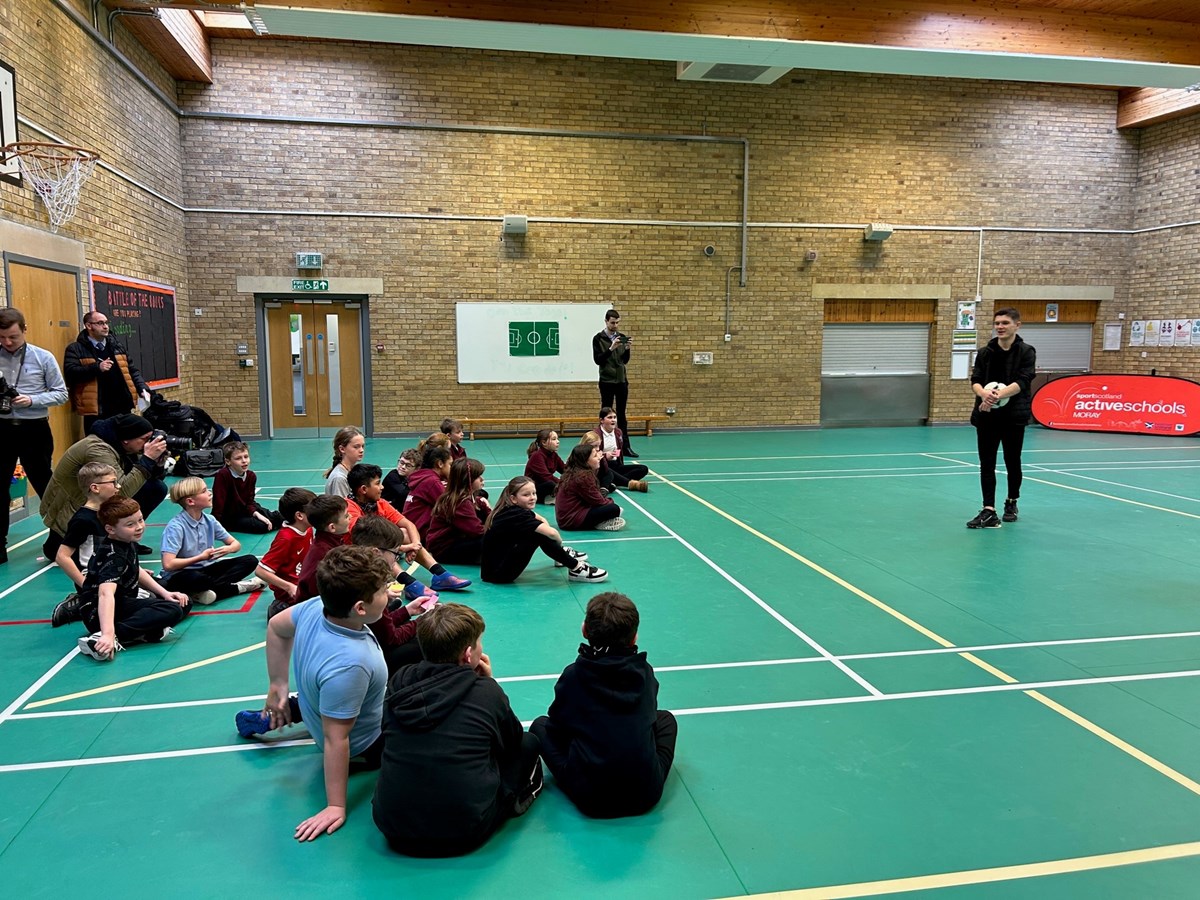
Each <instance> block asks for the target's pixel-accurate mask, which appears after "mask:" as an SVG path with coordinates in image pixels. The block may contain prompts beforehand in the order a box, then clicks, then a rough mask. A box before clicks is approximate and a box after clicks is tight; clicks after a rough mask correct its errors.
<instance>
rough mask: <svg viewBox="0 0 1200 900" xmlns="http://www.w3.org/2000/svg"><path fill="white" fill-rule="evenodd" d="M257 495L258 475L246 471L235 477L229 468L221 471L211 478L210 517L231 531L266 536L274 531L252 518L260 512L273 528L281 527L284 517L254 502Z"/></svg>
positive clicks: (226, 467) (259, 520)
mask: <svg viewBox="0 0 1200 900" xmlns="http://www.w3.org/2000/svg"><path fill="white" fill-rule="evenodd" d="M257 492H258V476H257V475H255V474H254V472H253V471H251V470H249V469H247V470H246V472H245V474H243V475H242V476H240V477H239V476H237V475H234V474H233V469H231V468H229V466H224V467H223V468H221V469H220V470H219V471H218V472H217V474H216V475H215V476H213V505H212V514H213V518H214V519H216V520H217V521H218V522H220V523H221V524H222V525H224V526H225V527H226V528H227V529H228V530H230V531H240V532H242V533H243V534H266V533H267V532H268V531H272V530H273V528H271V527H268V526H267V525H266V523H264V522H263V521H262V520H261V519H256V518H254V513H256V512H257V513H260V514H262V515H264V516H266V517H267V519H268V520H270V522H271V525H272V526H273V527H274V528H278V527H279V526H281V525H282V524H283V516H282V515H280V514H279V511H278V510H274V509H267V508H266V507H265V506H263V505H262V504H261V503H259V502H258V501H257V500H255V499H254V495H255V494H256V493H257Z"/></svg>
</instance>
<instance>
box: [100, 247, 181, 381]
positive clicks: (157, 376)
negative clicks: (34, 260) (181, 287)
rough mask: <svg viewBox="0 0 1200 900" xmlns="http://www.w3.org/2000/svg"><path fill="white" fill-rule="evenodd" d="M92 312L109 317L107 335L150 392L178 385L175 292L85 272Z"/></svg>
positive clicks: (145, 282) (151, 284)
mask: <svg viewBox="0 0 1200 900" xmlns="http://www.w3.org/2000/svg"><path fill="white" fill-rule="evenodd" d="M88 291H89V294H90V295H91V301H92V302H91V308H92V309H94V310H99V311H100V312H102V313H104V314H105V315H106V316H108V322H109V333H110V334H111V335H112V336H113V337H114V338H116V339H117V340H118V341H119V342H120V343H121V345H122V346H124V347H125V349H126V350H128V351H129V358H130V359H131V360H132V361H133V364H134V365H135V366H137V367H138V368H139V369H140V370H141V372H142V377H143V378H145V379H146V384H148V385H150V387H152V388H155V389H157V388H164V387H173V386H174V385H177V384H179V328H178V324H177V322H176V320H175V288H173V287H168V286H167V285H165V284H155V283H153V282H150V281H139V280H138V279H136V278H126V277H125V276H123V275H113V274H111V273H109V272H98V271H96V270H95V269H90V270H88Z"/></svg>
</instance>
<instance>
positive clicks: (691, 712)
mask: <svg viewBox="0 0 1200 900" xmlns="http://www.w3.org/2000/svg"><path fill="white" fill-rule="evenodd" d="M1198 675H1200V669H1190V670H1188V671H1186V672H1156V673H1143V674H1139V675H1112V676H1107V677H1101V678H1068V679H1062V680H1059V681H1031V682H1024V683H1021V682H1014V683H1011V684H987V685H977V686H974V687H965V688H944V689H940V690H930V691H904V692H902V693H896V694H881V693H880V694H855V695H852V696H849V697H817V698H813V699H810V700H781V701H777V702H774V703H742V704H737V705H735V706H698V707H689V708H685V709H673V710H671V712H673V713H674V714H675V715H677V716H704V715H713V714H716V713H738V712H759V711H764V710H778V709H803V708H806V707H810V706H848V705H850V704H854V703H878V702H883V701H890V700H928V699H934V698H939V697H963V696H970V695H974V694H996V693H1003V692H1006V691H1039V690H1048V689H1051V688H1060V687H1078V686H1080V685H1106V684H1121V683H1126V682H1131V681H1156V680H1162V679H1169V678H1194V677H1196V676H1198ZM521 724H522V725H523V726H524V727H526V728H528V727H529V724H530V723H529V722H522V723H521ZM313 743H314V742H313V740H312V739H311V738H306V739H301V740H289V741H275V742H271V743H253V744H233V745H228V744H227V745H222V746H219V747H196V748H194V749H191V750H164V751H160V752H157V753H131V754H127V755H124V756H100V757H92V758H83V759H56V760H49V761H47V762H37V763H13V764H9V765H3V766H0V773H4V772H32V771H37V770H41V769H65V768H71V767H73V766H99V765H107V764H110V763H124V762H142V761H145V760H155V759H176V758H180V757H188V756H208V755H210V754H215V753H238V752H243V751H247V750H274V749H277V748H283V747H303V746H309V745H311V744H313Z"/></svg>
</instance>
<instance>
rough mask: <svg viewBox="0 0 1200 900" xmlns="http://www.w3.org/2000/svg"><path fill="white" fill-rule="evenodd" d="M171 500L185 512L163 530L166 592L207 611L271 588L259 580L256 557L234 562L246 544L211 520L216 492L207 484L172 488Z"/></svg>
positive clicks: (190, 481) (188, 481)
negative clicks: (182, 596) (184, 597)
mask: <svg viewBox="0 0 1200 900" xmlns="http://www.w3.org/2000/svg"><path fill="white" fill-rule="evenodd" d="M170 496H171V502H173V503H178V504H179V505H180V506H181V507H183V508H182V510H181V511H180V512H178V513H176V514H175V516H174V518H172V519H171V521H169V522H167V525H166V527H165V528H164V529H163V536H162V574H161V575H160V576H159V577H160V578H162V582H163V585H164V586H165V587H167V588H169V589H170V590H173V591H181V592H183V593H185V594H187V595H189V596H190V597H191V598H192V600H193V601H194V602H195V603H199V604H201V605H202V606H207V605H208V604H210V603H216V602H217V601H218V600H224V599H225V598H226V597H232V596H234V595H235V594H249V593H251V592H252V591H260V590H262V589H263V588H264V587H266V586H267V585H266V582H264V581H263V580H262V579H261V578H256V577H255V575H254V570H255V569H256V568H257V567H258V557H257V556H251V555H249V554H247V555H246V556H231V554H234V553H237V552H238V551H239V550H241V549H242V544H241V542H240V541H239V540H238V539H237V538H235V537H234V536H233V535H231V534H230V533H229V532H228V531H226V530H225V528H224V526H222V525H221V523H220V522H218V521H217V520H216V519H214V518H213V517H212V516H211V515H209V514H208V512H207V510H208V509H209V507H211V506H212V491H211V490H209V487H208V485H207V484H206V483H205V482H204V479H203V478H196V477H195V476H190V477H188V478H180V479H179V480H178V481H177V482H175V483H174V484H173V485H171V495H170Z"/></svg>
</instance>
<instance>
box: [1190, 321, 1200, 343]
mask: <svg viewBox="0 0 1200 900" xmlns="http://www.w3.org/2000/svg"><path fill="white" fill-rule="evenodd" d="M1192 346H1193V347H1200V319H1192Z"/></svg>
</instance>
